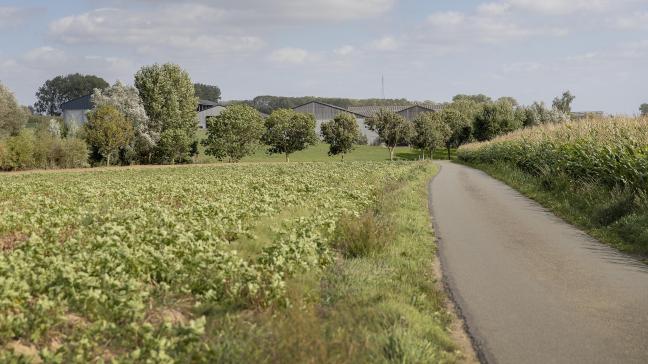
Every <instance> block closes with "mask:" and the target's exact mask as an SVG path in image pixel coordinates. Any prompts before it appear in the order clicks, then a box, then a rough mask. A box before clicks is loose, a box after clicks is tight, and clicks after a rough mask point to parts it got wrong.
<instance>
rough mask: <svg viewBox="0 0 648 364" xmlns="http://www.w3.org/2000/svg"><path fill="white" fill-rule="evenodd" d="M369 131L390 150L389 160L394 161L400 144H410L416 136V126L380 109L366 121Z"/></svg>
mask: <svg viewBox="0 0 648 364" xmlns="http://www.w3.org/2000/svg"><path fill="white" fill-rule="evenodd" d="M365 124H367V127H368V128H369V130H371V131H374V132H376V133H377V134H378V136H379V137H380V140H382V141H383V143H385V145H386V146H387V148H388V149H389V159H390V160H394V150H395V149H396V147H397V146H398V145H399V144H405V143H409V142H410V139H411V138H412V136H413V134H414V126H413V125H412V123H411V122H409V121H407V120H405V119H404V118H403V117H402V116H400V115H398V114H396V113H395V112H393V111H389V110H386V109H380V110H379V111H378V112H377V113H376V114H375V115H374V116H373V117H370V118H368V119H367V120H366V121H365Z"/></svg>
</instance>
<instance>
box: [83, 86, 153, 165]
mask: <svg viewBox="0 0 648 364" xmlns="http://www.w3.org/2000/svg"><path fill="white" fill-rule="evenodd" d="M92 102H93V104H94V105H95V107H96V108H97V107H101V106H111V107H114V108H115V109H116V110H117V111H119V112H120V113H121V114H122V115H124V117H125V118H126V120H127V121H129V122H130V123H131V124H132V128H133V131H134V138H132V139H131V141H130V143H129V145H128V151H129V152H130V153H131V154H132V158H127V159H126V160H122V163H125V164H129V163H131V162H135V161H137V162H140V163H150V162H151V155H152V154H153V152H154V150H155V147H156V146H157V142H158V141H159V139H160V132H161V130H162V125H161V123H159V122H158V123H154V122H152V121H151V119H149V117H148V116H147V115H146V111H145V110H144V106H143V104H142V100H141V99H140V97H139V92H138V91H137V89H136V88H135V87H132V86H126V85H124V84H122V83H121V82H119V81H117V82H116V83H115V84H114V85H112V86H110V87H108V88H106V89H105V90H99V89H97V90H95V92H94V93H93V94H92ZM122 155H123V153H122Z"/></svg>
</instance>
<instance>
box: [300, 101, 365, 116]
mask: <svg viewBox="0 0 648 364" xmlns="http://www.w3.org/2000/svg"><path fill="white" fill-rule="evenodd" d="M308 104H320V105H324V106H327V107H330V108H333V109H336V110H340V111H344V112H347V113H351V114H355V115H356V116H360V117H365V116H366V115H363V114H360V113H357V112H355V111H352V110H349V109H345V108H343V107H339V106H335V105H331V104H327V103H325V102H321V101H315V100H313V101H309V102H306V103H303V104H301V105H297V106H295V107H293V110H295V109H297V108H300V107H302V106H306V105H308Z"/></svg>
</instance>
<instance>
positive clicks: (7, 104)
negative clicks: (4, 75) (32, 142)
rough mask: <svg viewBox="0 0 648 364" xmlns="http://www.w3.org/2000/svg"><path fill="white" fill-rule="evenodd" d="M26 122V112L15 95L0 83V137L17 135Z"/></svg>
mask: <svg viewBox="0 0 648 364" xmlns="http://www.w3.org/2000/svg"><path fill="white" fill-rule="evenodd" d="M26 122H27V114H26V113H25V112H24V111H23V109H22V108H21V107H20V105H18V102H17V101H16V97H15V96H14V94H13V93H12V92H11V91H9V89H8V88H6V87H5V86H4V85H2V84H1V83H0V137H3V136H8V135H18V133H20V130H21V129H22V128H23V127H24V126H25V123H26Z"/></svg>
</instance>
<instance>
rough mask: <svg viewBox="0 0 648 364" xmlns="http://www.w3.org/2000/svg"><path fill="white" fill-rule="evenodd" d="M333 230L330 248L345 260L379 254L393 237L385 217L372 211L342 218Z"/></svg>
mask: <svg viewBox="0 0 648 364" xmlns="http://www.w3.org/2000/svg"><path fill="white" fill-rule="evenodd" d="M335 229H336V230H335V233H334V238H333V241H332V246H333V248H335V249H336V250H338V251H339V252H340V253H341V254H342V255H343V256H344V257H345V258H359V257H366V256H368V255H370V254H376V253H380V252H381V251H382V250H383V249H384V248H385V246H386V245H387V244H388V243H389V241H391V239H393V237H394V231H393V229H391V224H390V222H389V221H387V217H386V216H384V214H379V213H378V212H377V211H373V210H370V211H368V212H365V213H364V214H362V215H360V216H353V215H350V216H343V217H342V218H340V220H339V221H338V222H337V224H336V228H335Z"/></svg>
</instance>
